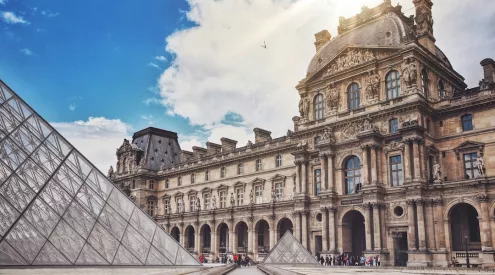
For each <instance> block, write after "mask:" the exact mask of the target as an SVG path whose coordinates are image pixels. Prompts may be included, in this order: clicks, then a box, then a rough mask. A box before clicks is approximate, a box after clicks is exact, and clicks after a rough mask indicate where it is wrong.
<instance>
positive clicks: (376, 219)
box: [373, 203, 382, 251]
mask: <svg viewBox="0 0 495 275" xmlns="http://www.w3.org/2000/svg"><path fill="white" fill-rule="evenodd" d="M380 207H381V205H380V204H378V203H374V204H373V229H374V238H375V247H374V248H375V250H376V251H381V250H382V242H381V237H382V234H381V225H380Z"/></svg>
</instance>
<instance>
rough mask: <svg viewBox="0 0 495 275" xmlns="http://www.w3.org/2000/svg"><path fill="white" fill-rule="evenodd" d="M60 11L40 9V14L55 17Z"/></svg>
mask: <svg viewBox="0 0 495 275" xmlns="http://www.w3.org/2000/svg"><path fill="white" fill-rule="evenodd" d="M59 14H60V13H58V12H50V11H45V10H42V11H41V15H44V16H46V17H55V16H57V15H59Z"/></svg>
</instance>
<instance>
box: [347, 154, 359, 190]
mask: <svg viewBox="0 0 495 275" xmlns="http://www.w3.org/2000/svg"><path fill="white" fill-rule="evenodd" d="M344 169H345V193H346V194H355V193H356V192H357V191H358V190H359V189H361V162H360V161H359V158H358V157H356V156H352V157H350V158H349V159H348V160H347V161H346V162H345V167H344Z"/></svg>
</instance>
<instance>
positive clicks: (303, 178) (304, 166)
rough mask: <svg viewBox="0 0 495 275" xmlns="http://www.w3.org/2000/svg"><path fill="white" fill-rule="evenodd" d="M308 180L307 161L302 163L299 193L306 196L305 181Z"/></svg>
mask: <svg viewBox="0 0 495 275" xmlns="http://www.w3.org/2000/svg"><path fill="white" fill-rule="evenodd" d="M307 179H308V161H307V160H304V161H303V162H302V168H301V193H302V194H307V192H308V191H307V182H306V180H307Z"/></svg>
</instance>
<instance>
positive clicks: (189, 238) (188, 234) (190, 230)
mask: <svg viewBox="0 0 495 275" xmlns="http://www.w3.org/2000/svg"><path fill="white" fill-rule="evenodd" d="M194 233H195V231H194V227H193V226H192V225H189V226H187V227H186V230H185V234H184V235H185V239H184V240H185V243H184V245H185V247H186V249H187V250H188V251H189V252H191V253H193V252H194Z"/></svg>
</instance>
